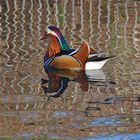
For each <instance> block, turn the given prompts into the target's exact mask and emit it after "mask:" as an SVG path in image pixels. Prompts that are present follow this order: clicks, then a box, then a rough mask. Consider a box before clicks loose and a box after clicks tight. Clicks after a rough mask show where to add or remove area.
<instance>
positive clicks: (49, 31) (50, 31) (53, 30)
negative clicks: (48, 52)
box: [41, 26, 70, 51]
mask: <svg viewBox="0 0 140 140" xmlns="http://www.w3.org/2000/svg"><path fill="white" fill-rule="evenodd" d="M48 36H50V38H51V36H52V37H53V38H54V37H55V38H56V39H57V42H58V44H59V46H60V48H61V50H63V51H66V50H69V49H70V48H69V46H68V44H67V42H66V40H65V38H64V36H63V35H62V33H61V32H60V30H59V28H58V27H55V26H49V27H47V28H46V31H45V32H44V35H43V37H42V38H41V40H44V39H47V38H48Z"/></svg>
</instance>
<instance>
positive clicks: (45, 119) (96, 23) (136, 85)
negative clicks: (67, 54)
mask: <svg viewBox="0 0 140 140" xmlns="http://www.w3.org/2000/svg"><path fill="white" fill-rule="evenodd" d="M49 25H55V26H58V27H60V30H61V31H62V33H63V35H64V36H65V37H66V40H67V42H68V44H69V45H70V46H71V47H72V48H77V47H78V46H80V44H82V42H83V40H86V41H87V42H88V43H89V45H90V47H92V48H95V49H96V50H97V51H98V52H99V53H107V54H108V55H116V57H115V58H113V59H112V60H110V61H109V62H107V64H106V65H105V66H104V68H103V70H99V71H86V72H83V73H78V72H69V71H62V70H48V71H44V68H43V57H44V54H45V51H46V49H47V41H41V40H40V38H41V37H42V34H43V32H44V30H45V28H46V26H49ZM4 138H5V139H6V138H7V139H8V138H9V139H35V138H37V139H48V140H49V139H51V140H52V139H61V140H62V139H67V140H73V139H75V140H92V139H93V140H139V139H140V1H139V0H0V139H4Z"/></svg>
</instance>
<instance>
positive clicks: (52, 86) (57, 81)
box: [41, 68, 89, 97]
mask: <svg viewBox="0 0 140 140" xmlns="http://www.w3.org/2000/svg"><path fill="white" fill-rule="evenodd" d="M45 72H46V73H47V75H48V80H46V79H41V82H42V83H41V87H42V88H43V90H44V93H45V94H46V95H48V96H51V97H59V96H60V95H61V94H63V93H64V91H65V90H66V88H67V87H68V82H69V81H75V82H78V83H79V84H80V88H81V89H82V91H84V92H87V91H88V86H89V85H88V81H87V75H86V74H85V73H84V72H81V71H71V70H66V69H63V70H62V69H56V68H48V69H45ZM46 84H47V86H46Z"/></svg>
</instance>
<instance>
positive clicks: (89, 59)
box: [88, 55, 115, 62]
mask: <svg viewBox="0 0 140 140" xmlns="http://www.w3.org/2000/svg"><path fill="white" fill-rule="evenodd" d="M113 57H115V56H99V55H95V56H92V57H90V58H88V62H93V61H94V62H95V61H96V62H97V61H98V62H99V61H104V60H109V59H110V58H113Z"/></svg>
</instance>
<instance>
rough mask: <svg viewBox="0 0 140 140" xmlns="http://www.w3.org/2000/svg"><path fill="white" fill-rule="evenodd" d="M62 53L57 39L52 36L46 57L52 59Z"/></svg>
mask: <svg viewBox="0 0 140 140" xmlns="http://www.w3.org/2000/svg"><path fill="white" fill-rule="evenodd" d="M60 52H61V48H60V45H59V43H58V40H57V38H56V37H55V36H53V35H50V43H49V47H48V50H47V52H46V55H45V56H46V57H47V58H50V57H53V56H55V55H57V54H58V53H60Z"/></svg>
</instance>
